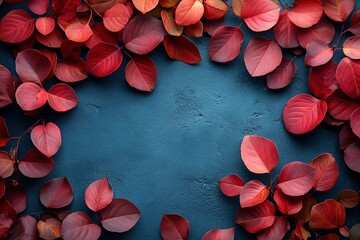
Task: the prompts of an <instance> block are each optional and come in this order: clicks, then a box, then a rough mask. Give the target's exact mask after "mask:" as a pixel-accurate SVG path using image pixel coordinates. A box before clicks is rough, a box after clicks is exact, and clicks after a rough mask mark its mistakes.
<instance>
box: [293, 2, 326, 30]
mask: <svg viewBox="0 0 360 240" xmlns="http://www.w3.org/2000/svg"><path fill="white" fill-rule="evenodd" d="M322 14H323V8H322V3H321V1H320V0H297V1H295V6H294V8H293V9H291V10H290V11H289V18H290V20H291V21H292V22H293V23H294V24H295V25H296V26H298V27H300V28H309V27H311V26H313V25H315V24H317V23H318V22H319V21H320V19H321V17H322Z"/></svg>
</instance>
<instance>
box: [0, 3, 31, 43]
mask: <svg viewBox="0 0 360 240" xmlns="http://www.w3.org/2000/svg"><path fill="white" fill-rule="evenodd" d="M34 22H35V21H34V19H33V18H32V17H31V16H30V14H28V13H27V12H26V11H24V10H22V9H16V10H12V11H10V12H8V13H7V14H6V15H5V16H4V17H3V18H2V19H1V22H0V32H1V35H0V40H1V41H4V42H7V43H20V42H23V41H25V40H26V39H28V38H29V37H30V36H31V35H32V33H33V32H34V28H35V23H34Z"/></svg>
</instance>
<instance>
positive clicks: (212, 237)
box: [201, 228, 235, 240]
mask: <svg viewBox="0 0 360 240" xmlns="http://www.w3.org/2000/svg"><path fill="white" fill-rule="evenodd" d="M234 238H235V230H234V228H225V229H214V230H210V231H208V232H206V233H205V234H204V236H203V237H202V238H201V240H234Z"/></svg>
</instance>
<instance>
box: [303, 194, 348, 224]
mask: <svg viewBox="0 0 360 240" xmlns="http://www.w3.org/2000/svg"><path fill="white" fill-rule="evenodd" d="M345 220H346V213H345V208H344V206H343V205H341V203H339V202H337V201H335V200H332V199H328V200H325V201H324V202H322V203H318V204H316V205H315V206H313V207H312V209H311V215H310V223H309V225H310V228H312V229H314V230H319V229H334V228H340V227H342V226H344V224H345Z"/></svg>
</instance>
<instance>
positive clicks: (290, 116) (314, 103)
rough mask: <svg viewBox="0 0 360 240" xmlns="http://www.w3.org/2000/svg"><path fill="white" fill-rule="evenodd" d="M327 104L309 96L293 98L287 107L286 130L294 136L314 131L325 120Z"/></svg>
mask: <svg viewBox="0 0 360 240" xmlns="http://www.w3.org/2000/svg"><path fill="white" fill-rule="evenodd" d="M326 110H327V104H326V102H325V101H323V100H319V99H317V98H314V97H313V96H311V95H309V94H299V95H296V96H295V97H293V98H291V99H290V100H289V101H288V103H287V104H286V106H285V109H284V112H283V120H284V124H285V128H286V130H288V131H289V132H291V133H293V134H304V133H307V132H310V131H312V130H313V129H314V128H315V127H316V126H318V125H319V124H320V123H321V121H322V120H323V119H324V117H325V114H326Z"/></svg>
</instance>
